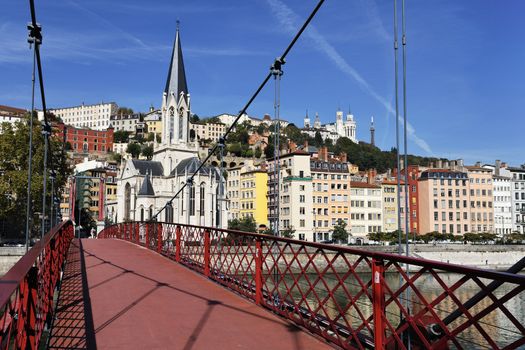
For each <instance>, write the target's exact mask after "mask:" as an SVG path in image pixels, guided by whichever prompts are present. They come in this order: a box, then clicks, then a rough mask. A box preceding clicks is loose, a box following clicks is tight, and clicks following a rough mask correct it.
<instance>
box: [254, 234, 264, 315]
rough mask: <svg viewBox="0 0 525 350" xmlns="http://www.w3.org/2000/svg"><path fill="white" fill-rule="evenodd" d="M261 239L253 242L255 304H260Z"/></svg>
mask: <svg viewBox="0 0 525 350" xmlns="http://www.w3.org/2000/svg"><path fill="white" fill-rule="evenodd" d="M262 261H263V258H262V239H260V238H257V239H256V240H255V303H256V304H257V305H261V304H262Z"/></svg>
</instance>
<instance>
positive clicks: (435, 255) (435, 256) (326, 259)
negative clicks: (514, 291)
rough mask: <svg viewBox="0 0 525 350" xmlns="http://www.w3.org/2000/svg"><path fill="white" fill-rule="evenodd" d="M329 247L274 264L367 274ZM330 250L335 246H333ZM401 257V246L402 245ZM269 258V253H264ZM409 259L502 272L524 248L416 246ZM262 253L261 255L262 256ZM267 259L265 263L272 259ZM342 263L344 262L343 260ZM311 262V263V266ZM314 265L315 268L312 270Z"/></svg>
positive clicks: (354, 258) (351, 257)
mask: <svg viewBox="0 0 525 350" xmlns="http://www.w3.org/2000/svg"><path fill="white" fill-rule="evenodd" d="M330 247H332V245H327V249H326V250H324V251H323V253H322V254H316V251H317V250H318V249H316V248H314V247H306V249H302V250H301V251H300V252H297V253H296V254H293V253H286V254H284V255H283V254H282V253H281V254H280V257H279V259H278V260H277V261H278V264H279V265H280V266H281V265H283V266H284V265H285V264H287V265H288V269H289V270H290V271H291V272H293V273H299V272H300V271H302V270H303V271H305V272H306V273H318V272H319V271H323V270H325V269H328V270H327V273H330V272H335V273H344V272H345V271H347V270H348V263H350V264H354V265H355V272H370V267H368V266H366V265H367V264H363V263H362V262H361V263H358V259H360V256H359V255H357V254H349V253H345V254H344V259H343V258H342V255H343V254H341V253H337V252H335V251H334V252H332V251H330ZM333 247H334V248H335V247H338V246H337V245H333ZM351 248H354V249H358V250H363V252H366V251H368V252H375V253H388V254H397V253H398V247H397V246H351ZM402 251H403V255H405V246H404V245H403V249H402ZM265 253H266V254H268V255H271V252H265ZM409 253H410V254H409V256H410V257H414V258H422V259H428V260H434V261H439V262H442V263H449V264H456V265H462V266H467V267H475V268H481V269H488V270H496V271H506V270H507V269H508V268H509V267H511V266H512V265H514V264H515V263H516V262H518V261H519V260H520V259H521V258H523V256H525V245H470V244H465V245H464V244H443V245H432V244H419V245H418V244H416V245H415V246H414V245H412V244H411V245H410V247H409ZM266 254H265V255H266ZM268 255H266V256H267V259H266V260H267V262H268V263H269V260H273V258H269V257H268ZM345 260H346V261H345ZM312 262H315V263H313V264H312ZM313 266H316V269H314V268H313Z"/></svg>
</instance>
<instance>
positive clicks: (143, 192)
mask: <svg viewBox="0 0 525 350" xmlns="http://www.w3.org/2000/svg"><path fill="white" fill-rule="evenodd" d="M138 195H139V196H154V195H155V191H154V190H153V185H152V184H151V181H150V175H149V174H146V177H145V178H144V181H143V182H142V186H140V191H139V194H138Z"/></svg>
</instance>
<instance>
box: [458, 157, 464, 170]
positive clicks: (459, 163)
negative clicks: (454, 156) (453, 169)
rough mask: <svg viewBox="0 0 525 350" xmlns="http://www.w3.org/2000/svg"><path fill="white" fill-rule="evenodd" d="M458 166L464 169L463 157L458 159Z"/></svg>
mask: <svg viewBox="0 0 525 350" xmlns="http://www.w3.org/2000/svg"><path fill="white" fill-rule="evenodd" d="M458 167H459V168H460V169H459V170H463V159H458Z"/></svg>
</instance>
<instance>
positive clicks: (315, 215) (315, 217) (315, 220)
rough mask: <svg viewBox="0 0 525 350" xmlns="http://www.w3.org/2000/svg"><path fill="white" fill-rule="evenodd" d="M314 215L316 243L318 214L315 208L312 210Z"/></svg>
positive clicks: (315, 238) (315, 239)
mask: <svg viewBox="0 0 525 350" xmlns="http://www.w3.org/2000/svg"><path fill="white" fill-rule="evenodd" d="M312 213H313V214H314V242H316V241H317V232H316V229H315V228H316V227H317V213H316V211H315V208H314V209H312Z"/></svg>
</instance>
